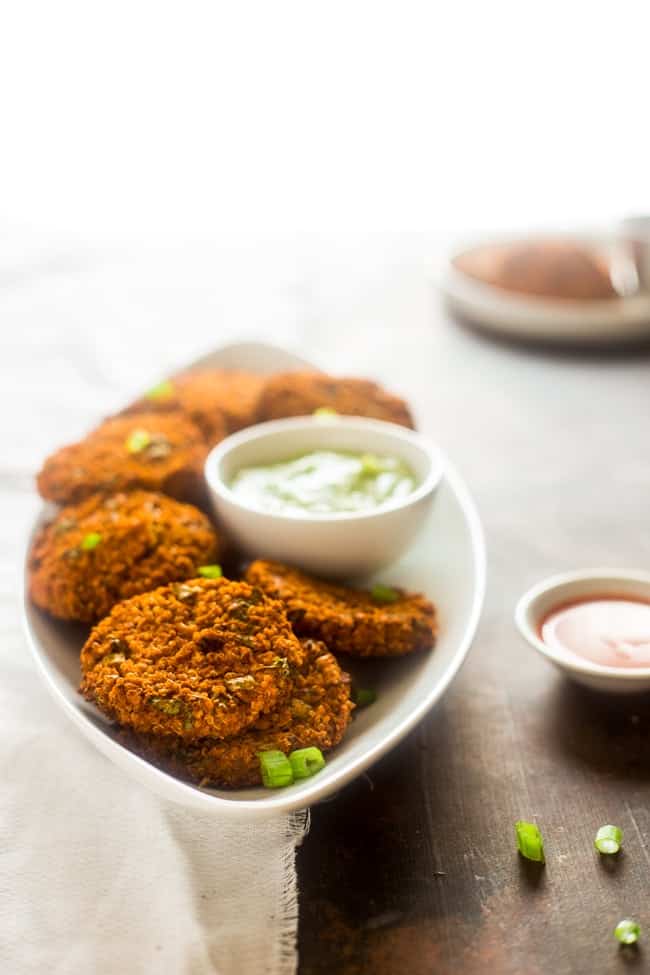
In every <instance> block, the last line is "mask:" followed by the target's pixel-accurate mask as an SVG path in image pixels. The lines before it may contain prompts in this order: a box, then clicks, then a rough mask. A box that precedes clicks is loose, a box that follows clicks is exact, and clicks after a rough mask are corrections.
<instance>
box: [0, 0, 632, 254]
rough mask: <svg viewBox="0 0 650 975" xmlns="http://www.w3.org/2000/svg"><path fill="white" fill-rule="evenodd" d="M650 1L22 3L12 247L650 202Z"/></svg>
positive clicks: (0, 20)
mask: <svg viewBox="0 0 650 975" xmlns="http://www.w3.org/2000/svg"><path fill="white" fill-rule="evenodd" d="M648 9H649V8H648V4H647V0H638V2H635V0H619V2H618V3H602V2H598V0H592V2H582V0H575V2H571V0H564V2H562V3H559V2H556V0H545V2H544V3H541V2H539V3H534V4H533V3H530V2H526V0H519V2H476V3H472V2H470V0H447V2H436V0H430V2H426V3H414V2H409V0H400V2H395V3H390V4H386V3H381V2H357V0H327V2H321V3H315V2H311V0H265V2H262V3H255V2H251V0H230V2H226V3H224V2H218V0H211V2H196V0H182V2H181V0H179V2H176V3H165V2H163V0H158V2H151V3H150V2H145V0H111V2H104V3H99V2H97V0H57V2H52V0H47V2H43V3H39V2H34V0H15V2H10V0H8V2H6V3H5V4H3V5H2V6H0V234H1V235H2V237H3V239H4V241H5V243H6V240H7V237H8V236H9V235H11V234H15V233H18V232H19V231H20V232H23V231H30V232H32V231H35V232H38V233H41V234H45V233H47V234H53V235H61V234H72V235H81V236H82V237H84V238H86V239H98V240H106V239H109V238H113V237H116V238H120V239H124V238H130V237H143V236H144V237H153V236H155V237H157V238H158V239H160V238H168V237H174V238H177V239H178V238H182V237H195V238H196V237H200V238H202V237H221V236H222V235H224V234H225V235H231V234H233V233H234V232H241V233H243V234H251V233H260V234H261V233H262V232H266V233H271V234H289V235H291V234H294V233H301V232H304V231H314V230H317V231H323V232H333V233H336V234H337V235H338V234H345V233H346V232H348V231H354V230H370V231H373V230H404V229H425V230H427V231H429V232H430V231H434V232H436V233H438V232H439V233H440V234H441V235H443V236H446V235H448V234H450V233H453V234H456V233H459V232H462V231H464V230H466V229H470V228H478V229H488V228H493V227H494V228H498V227H510V226H532V225H537V224H551V223H555V222H560V223H571V222H573V221H579V222H583V221H596V222H604V221H607V220H609V219H615V218H616V217H617V216H618V215H620V214H623V213H626V212H630V211H634V210H636V211H639V210H650V151H649V150H650V124H649V114H650V110H649V101H650V67H649V61H650V59H649V54H648V52H649V50H650V31H649V30H648V27H649V26H650V24H649V22H648V14H647V11H648Z"/></svg>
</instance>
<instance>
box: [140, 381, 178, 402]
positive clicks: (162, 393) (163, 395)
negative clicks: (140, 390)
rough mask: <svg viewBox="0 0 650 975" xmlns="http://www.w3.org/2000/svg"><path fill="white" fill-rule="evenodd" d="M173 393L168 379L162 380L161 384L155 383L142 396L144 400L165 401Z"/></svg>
mask: <svg viewBox="0 0 650 975" xmlns="http://www.w3.org/2000/svg"><path fill="white" fill-rule="evenodd" d="M173 393H174V384H173V383H172V382H171V381H170V380H169V379H163V381H162V382H160V383H157V384H156V385H155V386H152V387H151V389H148V390H147V392H146V393H145V394H144V395H145V397H146V399H167V397H168V396H172V395H173Z"/></svg>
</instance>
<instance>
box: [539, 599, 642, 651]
mask: <svg viewBox="0 0 650 975" xmlns="http://www.w3.org/2000/svg"><path fill="white" fill-rule="evenodd" d="M541 636H542V640H543V641H544V643H545V644H546V645H547V646H548V647H550V648H551V649H553V650H558V651H560V652H564V653H566V652H568V653H571V654H573V655H574V656H577V657H582V658H583V659H585V660H590V661H591V662H592V663H595V664H600V665H601V666H602V667H650V604H648V603H644V602H641V601H637V600H633V599H621V598H608V597H602V598H600V599H589V600H584V601H582V602H579V603H572V604H571V605H569V606H561V607H560V608H559V609H555V610H553V612H552V613H550V614H549V615H548V616H547V617H546V619H545V620H544V621H543V623H542V625H541Z"/></svg>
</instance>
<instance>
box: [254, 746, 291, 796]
mask: <svg viewBox="0 0 650 975" xmlns="http://www.w3.org/2000/svg"><path fill="white" fill-rule="evenodd" d="M258 757H259V760H260V771H261V773H262V782H263V783H264V785H265V786H266V788H267V789H281V788H282V787H283V786H285V785H291V783H292V782H293V770H292V768H291V763H290V762H289V759H288V758H287V756H286V755H285V754H284V752H279V751H275V750H273V751H269V752H260V753H259V756H258Z"/></svg>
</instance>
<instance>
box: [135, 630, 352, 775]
mask: <svg viewBox="0 0 650 975" xmlns="http://www.w3.org/2000/svg"><path fill="white" fill-rule="evenodd" d="M303 648H304V661H303V664H302V666H301V667H300V668H299V669H298V670H297V672H296V676H295V684H294V690H293V694H292V697H291V698H290V700H289V701H287V702H286V703H285V704H283V705H282V706H281V707H279V708H277V709H276V710H275V711H273V712H271V713H270V714H268V715H265V716H264V717H263V718H261V719H258V720H257V721H256V722H255V725H254V727H252V728H250V729H249V730H248V731H245V732H244V733H243V734H241V735H239V736H238V737H237V738H233V739H229V740H226V741H219V740H216V739H214V738H204V739H203V740H201V741H196V742H191V743H187V742H183V741H181V740H180V739H178V738H175V737H172V736H169V735H167V736H163V737H159V736H155V735H134V734H130V735H128V736H127V737H125V739H124V741H125V744H128V745H129V747H131V748H133V749H134V750H135V751H137V752H138V753H139V754H141V755H142V756H143V757H144V758H147V759H149V760H151V761H153V762H154V763H155V764H158V765H160V766H162V767H163V768H165V769H167V770H168V771H170V772H171V773H172V774H174V775H178V776H179V777H180V778H184V779H189V780H190V781H191V782H200V783H201V784H202V785H213V786H221V787H225V788H241V787H243V786H249V785H260V784H261V781H262V779H261V775H260V763H259V753H260V752H263V751H270V750H273V749H279V750H280V751H282V752H284V753H285V754H287V755H288V754H289V752H292V751H294V750H295V749H297V748H307V747H309V746H315V747H317V748H320V750H321V751H323V752H324V751H328V750H329V749H331V748H333V747H334V746H335V745H337V744H338V743H339V742H340V740H341V738H342V737H343V734H344V732H345V729H346V727H347V725H348V722H349V720H350V715H351V713H352V709H353V707H354V705H353V704H352V702H351V701H350V678H349V677H348V675H347V674H346V673H345V672H344V671H342V670H341V668H340V667H339V665H338V663H337V662H336V660H335V658H334V657H333V656H332V654H331V653H329V651H328V650H327V647H325V646H324V644H322V643H319V642H317V641H315V640H305V641H303Z"/></svg>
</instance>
